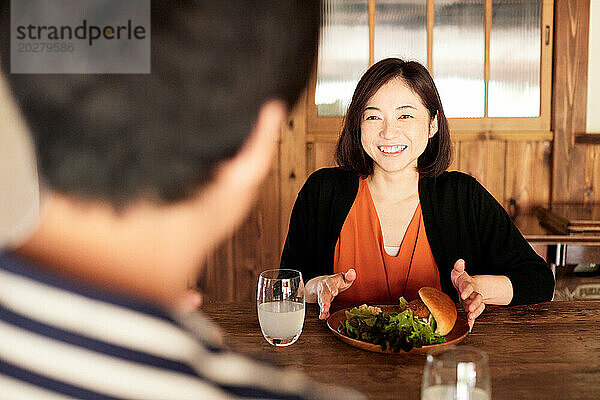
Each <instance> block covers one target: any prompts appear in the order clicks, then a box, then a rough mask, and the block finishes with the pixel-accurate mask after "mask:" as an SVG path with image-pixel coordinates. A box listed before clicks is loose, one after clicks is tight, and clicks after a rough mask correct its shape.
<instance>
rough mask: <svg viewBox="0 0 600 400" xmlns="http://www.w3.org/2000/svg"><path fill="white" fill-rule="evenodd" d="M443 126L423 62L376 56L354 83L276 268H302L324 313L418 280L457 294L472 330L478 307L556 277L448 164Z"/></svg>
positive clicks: (545, 289) (549, 287)
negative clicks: (326, 160)
mask: <svg viewBox="0 0 600 400" xmlns="http://www.w3.org/2000/svg"><path fill="white" fill-rule="evenodd" d="M450 146H451V143H450V132H449V129H448V122H447V120H446V117H445V116H444V109H443V107H442V104H441V102H440V98H439V94H438V92H437V89H436V87H435V84H434V82H433V79H432V78H431V76H430V75H429V72H428V71H427V69H426V68H425V67H423V66H422V65H421V64H419V63H417V62H406V61H403V60H400V59H397V58H389V59H385V60H382V61H379V62H378V63H376V64H375V65H373V66H372V67H371V68H369V70H368V71H367V72H366V73H365V74H364V75H363V77H362V78H361V79H360V81H359V82H358V85H357V87H356V90H355V92H354V96H353V97H352V101H351V103H350V106H349V108H348V112H347V115H346V118H345V122H344V127H343V129H342V133H341V136H340V138H339V140H338V143H337V149H336V161H337V163H338V165H339V167H337V168H325V169H321V170H318V171H316V172H314V173H313V174H312V175H311V176H310V177H309V178H308V180H307V181H306V183H305V184H304V186H303V187H302V189H301V190H300V193H299V194H298V198H297V199H296V203H295V205H294V208H293V211H292V216H291V219H290V226H289V231H288V235H287V239H286V242H285V245H284V249H283V253H282V257H281V265H282V266H286V267H289V268H297V269H300V270H301V271H302V273H303V275H304V277H305V279H306V280H307V283H306V300H307V301H312V302H318V303H319V305H320V308H321V313H320V316H319V317H320V318H321V319H324V318H327V317H328V316H329V308H330V305H331V302H332V301H333V299H334V298H335V299H336V301H339V302H346V303H365V302H370V303H372V304H373V303H389V302H397V301H398V298H399V297H400V296H404V297H405V298H406V299H408V300H411V299H415V298H417V291H418V290H419V289H420V288H421V287H424V286H431V287H436V288H438V289H441V290H443V291H444V292H446V293H447V294H449V295H450V296H451V297H452V298H453V299H454V300H459V301H460V302H461V303H462V305H463V307H464V309H465V311H466V312H467V322H468V323H469V326H470V328H472V327H473V323H474V321H475V318H477V317H478V316H479V315H480V314H481V313H482V312H483V310H484V308H485V305H486V304H510V305H514V304H523V303H534V302H540V301H545V300H550V299H551V298H552V293H553V288H554V278H553V275H552V272H551V270H550V269H549V268H548V267H547V265H546V263H545V262H544V260H543V259H542V258H541V257H539V256H538V255H537V254H536V253H535V252H534V250H533V249H532V248H531V246H530V245H529V244H528V243H527V242H526V241H525V239H524V238H523V236H522V235H521V234H520V232H519V231H518V229H517V228H516V227H515V226H514V224H513V223H512V222H511V220H510V218H509V216H508V215H507V213H506V212H505V211H504V209H503V208H502V206H501V205H500V204H498V202H496V200H494V198H493V197H492V196H491V195H490V194H489V193H488V192H487V191H486V190H485V189H484V188H483V186H481V185H480V184H479V183H478V182H477V181H476V180H475V179H474V178H472V177H470V176H468V175H466V174H463V173H460V172H446V169H447V168H448V166H449V164H450V152H451V151H450V150H451V147H450Z"/></svg>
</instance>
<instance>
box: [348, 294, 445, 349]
mask: <svg viewBox="0 0 600 400" xmlns="http://www.w3.org/2000/svg"><path fill="white" fill-rule="evenodd" d="M399 300H400V310H403V311H401V312H399V313H396V312H393V313H390V314H387V313H384V312H383V311H382V310H381V309H380V308H379V307H372V306H367V305H366V304H363V305H362V306H360V307H354V308H352V309H351V310H349V311H346V320H345V321H344V322H343V323H342V325H341V326H340V331H341V332H342V333H343V334H345V335H346V336H349V337H351V338H353V339H358V340H362V341H364V342H368V343H373V344H377V345H381V348H382V350H383V351H392V352H395V353H397V352H399V351H400V350H403V351H410V350H412V349H413V347H421V346H426V345H430V344H438V343H444V342H445V341H446V338H444V337H443V336H442V335H440V334H438V333H435V329H436V323H435V319H434V318H433V317H432V316H431V315H429V317H428V318H419V317H416V316H414V315H413V311H412V310H411V309H410V308H407V305H408V302H407V301H406V300H405V299H404V298H403V297H400V299H399Z"/></svg>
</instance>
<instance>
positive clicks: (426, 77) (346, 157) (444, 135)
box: [335, 58, 451, 176]
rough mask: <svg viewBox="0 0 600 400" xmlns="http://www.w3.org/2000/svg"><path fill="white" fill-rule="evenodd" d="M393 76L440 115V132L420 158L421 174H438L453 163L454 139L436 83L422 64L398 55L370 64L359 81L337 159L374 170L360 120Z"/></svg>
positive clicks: (362, 172)
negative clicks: (364, 145) (451, 135)
mask: <svg viewBox="0 0 600 400" xmlns="http://www.w3.org/2000/svg"><path fill="white" fill-rule="evenodd" d="M392 79H401V80H402V81H403V82H404V83H405V84H406V85H407V86H408V87H409V88H410V89H411V90H412V91H413V92H414V93H415V94H416V95H417V97H419V99H420V100H421V102H422V103H423V105H424V106H425V108H426V109H427V111H428V112H429V118H431V119H433V118H435V117H436V116H437V118H438V132H437V133H436V135H435V136H433V137H432V138H431V139H430V140H429V142H428V144H427V147H426V148H425V151H424V152H423V154H421V156H420V157H419V158H418V160H417V170H418V171H419V174H420V175H421V176H438V175H439V174H441V173H442V172H444V171H445V170H446V169H447V168H448V166H449V165H450V157H451V141H450V130H449V128H448V121H447V119H446V116H445V114H444V108H443V107H442V102H441V100H440V95H439V93H438V91H437V88H436V86H435V83H434V81H433V79H432V77H431V75H430V74H429V71H427V68H425V67H424V66H423V65H422V64H420V63H418V62H416V61H405V60H401V59H399V58H386V59H384V60H381V61H379V62H377V63H375V64H373V66H371V67H370V68H369V69H368V70H367V72H365V74H364V75H363V76H362V77H361V78H360V81H359V82H358V84H357V85H356V89H355V90H354V95H353V96H352V101H351V102H350V106H349V107H348V111H347V113H346V118H345V120H344V127H343V128H342V133H341V135H340V139H339V140H338V144H337V148H336V153H335V158H336V162H337V163H338V164H339V165H340V166H342V167H344V168H347V169H350V170H353V171H354V172H356V173H357V174H359V175H361V176H368V175H370V174H372V173H373V160H372V159H371V158H370V157H369V155H368V154H367V153H366V152H365V151H364V149H363V147H362V144H361V131H360V122H361V118H362V116H363V113H364V111H365V107H366V106H367V102H368V101H369V99H371V98H372V97H373V95H375V93H377V91H378V90H379V89H380V88H381V87H382V86H383V85H385V84H386V83H388V82H389V81H391V80H392Z"/></svg>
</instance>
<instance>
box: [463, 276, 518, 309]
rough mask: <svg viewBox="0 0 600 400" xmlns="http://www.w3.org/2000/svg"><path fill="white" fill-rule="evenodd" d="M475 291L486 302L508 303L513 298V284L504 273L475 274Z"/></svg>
mask: <svg viewBox="0 0 600 400" xmlns="http://www.w3.org/2000/svg"><path fill="white" fill-rule="evenodd" d="M473 279H474V281H475V285H474V286H475V291H476V292H479V293H480V294H481V296H482V297H483V302H484V303H486V304H499V305H507V304H509V303H510V302H511V301H512V298H513V286H512V283H511V282H510V279H508V278H507V277H506V276H504V275H475V276H473Z"/></svg>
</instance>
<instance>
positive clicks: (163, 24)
mask: <svg viewBox="0 0 600 400" xmlns="http://www.w3.org/2000/svg"><path fill="white" fill-rule="evenodd" d="M0 5H3V8H2V9H1V12H0V16H1V17H0V27H1V28H0V29H1V31H2V33H1V35H0V57H1V61H2V67H3V69H4V71H5V72H6V71H8V70H9V65H8V60H9V59H10V58H9V53H8V45H9V43H10V39H9V34H8V27H9V25H10V24H9V19H8V9H7V7H6V2H3V3H0ZM319 12H320V8H319V3H318V2H316V1H293V2H291V1H290V2H287V1H286V2H279V1H273V2H235V3H234V2H231V3H230V2H225V3H223V2H196V1H183V2H176V4H175V3H173V2H166V1H164V2H158V1H156V2H153V3H152V30H151V31H152V38H151V47H152V73H151V74H143V75H135V74H126V75H92V74H90V75H68V74H65V75H26V76H24V75H13V74H8V73H7V74H6V77H7V80H8V81H9V83H10V86H11V88H12V92H13V94H14V95H15V98H16V100H17V102H18V103H19V105H20V107H21V109H22V111H23V113H24V115H25V117H26V120H27V121H28V124H29V127H30V129H31V132H32V135H33V137H34V142H35V145H36V150H37V156H38V163H39V172H40V176H41V178H42V180H43V184H44V186H45V188H46V190H45V192H44V197H45V201H44V203H43V217H42V219H41V222H40V223H39V226H38V227H37V229H36V230H35V232H34V233H33V234H32V236H31V237H29V238H28V239H27V240H26V241H25V242H24V243H23V244H22V245H20V246H19V247H18V248H13V249H5V250H4V252H3V253H1V254H0V338H1V339H0V398H2V399H63V398H64V399H67V398H69V399H72V398H77V399H145V400H152V399H196V400H197V399H221V398H244V399H247V398H261V399H263V398H265V399H280V398H282V399H304V398H325V399H330V398H341V399H346V398H357V397H360V398H362V396H359V395H357V394H356V393H355V392H354V391H351V390H347V389H341V388H336V387H332V386H329V385H327V386H325V385H321V384H317V383H315V382H313V381H311V380H309V379H307V378H305V377H304V376H303V375H301V374H298V373H295V372H287V371H282V370H280V369H276V368H273V367H271V366H269V365H264V364H261V363H257V362H254V361H251V360H250V359H247V358H245V357H242V356H239V355H236V354H233V353H231V352H228V351H225V350H223V349H222V347H221V345H220V339H219V336H218V335H217V334H216V332H215V329H214V326H213V325H212V324H211V323H210V322H209V321H208V320H207V319H205V318H204V317H202V315H201V314H200V313H190V314H188V315H182V314H179V313H177V312H176V309H177V307H178V304H179V299H181V298H182V296H184V294H185V293H186V289H187V281H188V279H190V278H192V279H193V278H194V277H195V276H197V273H198V271H197V269H198V267H199V266H200V265H201V263H202V260H203V258H204V257H205V256H206V255H207V254H208V252H209V251H210V249H211V248H213V247H214V246H215V245H216V244H218V243H219V242H220V241H221V240H222V239H223V238H225V237H226V236H227V235H228V233H229V232H231V231H232V229H234V228H235V226H236V225H238V223H239V222H240V221H241V220H242V219H243V217H244V216H245V215H246V212H247V210H248V209H249V207H250V205H251V203H252V199H253V198H254V197H255V195H256V192H257V189H258V187H259V184H260V182H261V181H262V180H263V178H264V176H265V175H266V173H267V172H268V169H269V164H270V160H271V156H272V155H273V152H274V150H275V148H276V145H277V138H278V135H279V132H280V128H281V124H282V122H283V121H284V119H285V118H286V115H287V111H288V108H289V107H290V106H291V105H292V104H293V103H294V102H295V101H296V99H297V98H298V96H299V93H300V92H301V91H302V89H303V87H304V86H305V84H306V81H307V78H308V75H309V72H310V71H311V65H312V63H313V61H314V57H315V52H316V44H317V38H318V28H319ZM257 26H259V27H260V29H257ZM257 335H260V332H259V331H257Z"/></svg>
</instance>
